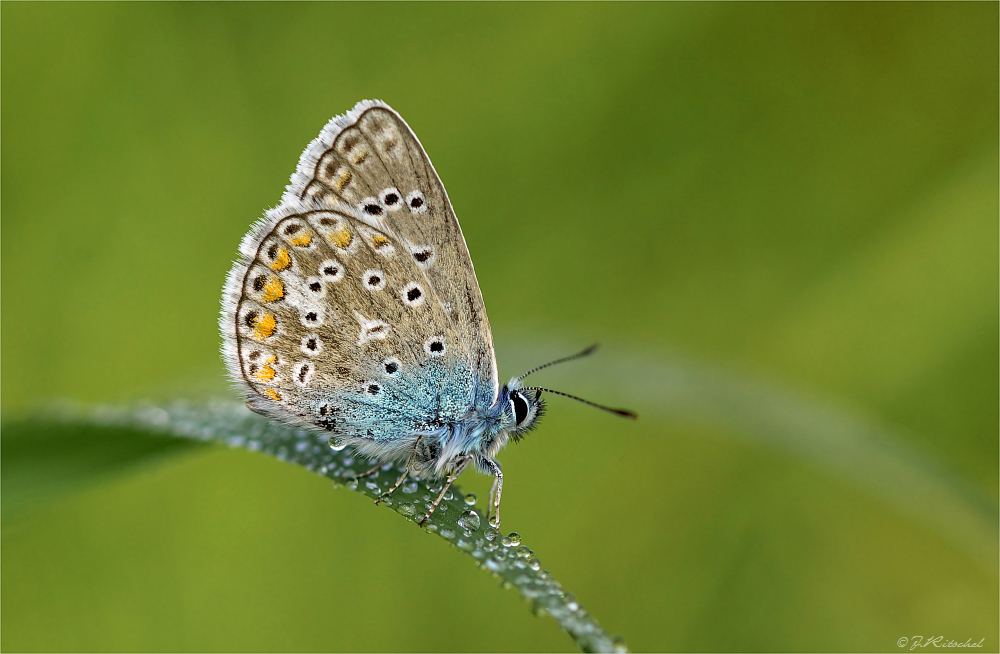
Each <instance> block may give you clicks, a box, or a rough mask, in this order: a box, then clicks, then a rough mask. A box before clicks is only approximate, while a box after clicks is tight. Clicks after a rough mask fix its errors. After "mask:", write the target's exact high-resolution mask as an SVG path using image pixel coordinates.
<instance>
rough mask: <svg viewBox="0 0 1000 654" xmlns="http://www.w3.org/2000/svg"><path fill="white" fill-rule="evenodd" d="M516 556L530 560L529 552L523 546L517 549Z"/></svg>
mask: <svg viewBox="0 0 1000 654" xmlns="http://www.w3.org/2000/svg"><path fill="white" fill-rule="evenodd" d="M517 555H518V556H519V557H521V558H522V559H528V558H531V550H529V549H528V548H527V547H525V546H524V545H522V546H520V547H519V548H517Z"/></svg>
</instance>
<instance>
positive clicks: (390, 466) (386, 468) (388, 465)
mask: <svg viewBox="0 0 1000 654" xmlns="http://www.w3.org/2000/svg"><path fill="white" fill-rule="evenodd" d="M380 470H382V472H388V471H389V470H392V464H391V463H386V464H385V465H383V466H382V467H381V468H380Z"/></svg>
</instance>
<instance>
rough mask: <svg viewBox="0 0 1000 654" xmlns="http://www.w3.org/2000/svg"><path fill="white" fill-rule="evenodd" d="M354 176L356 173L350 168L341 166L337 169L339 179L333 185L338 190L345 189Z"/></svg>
mask: <svg viewBox="0 0 1000 654" xmlns="http://www.w3.org/2000/svg"><path fill="white" fill-rule="evenodd" d="M352 177H354V175H353V174H352V173H351V171H350V170H348V169H347V168H341V169H340V170H338V171H337V179H336V181H335V182H334V183H333V187H334V188H335V189H337V191H338V192H339V191H343V190H344V187H345V186H347V185H348V184H350V183H351V178H352Z"/></svg>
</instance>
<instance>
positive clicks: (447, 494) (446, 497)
mask: <svg viewBox="0 0 1000 654" xmlns="http://www.w3.org/2000/svg"><path fill="white" fill-rule="evenodd" d="M454 497H455V494H454V493H452V492H451V489H450V488H449V489H448V490H446V491H445V492H444V500H445V501H446V502H449V501H451V500H452V499H454Z"/></svg>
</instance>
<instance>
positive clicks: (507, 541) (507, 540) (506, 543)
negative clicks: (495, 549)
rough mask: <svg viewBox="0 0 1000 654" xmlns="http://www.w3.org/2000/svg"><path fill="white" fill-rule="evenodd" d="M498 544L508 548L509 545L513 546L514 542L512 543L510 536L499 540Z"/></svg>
mask: <svg viewBox="0 0 1000 654" xmlns="http://www.w3.org/2000/svg"><path fill="white" fill-rule="evenodd" d="M500 543H501V544H502V545H503V546H504V547H510V546H511V545H513V544H514V542H513V541H512V540H511V539H510V536H504V537H503V538H501V539H500Z"/></svg>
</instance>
